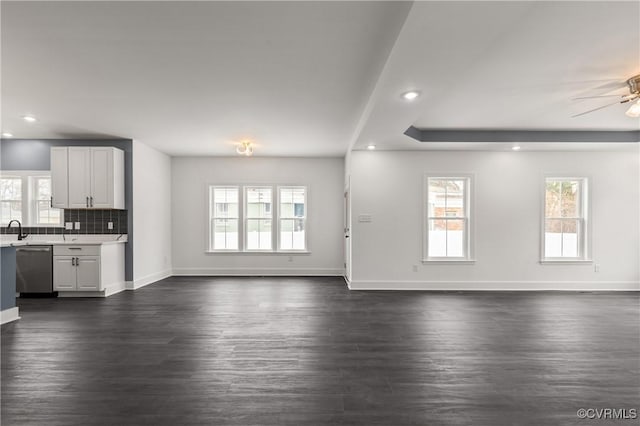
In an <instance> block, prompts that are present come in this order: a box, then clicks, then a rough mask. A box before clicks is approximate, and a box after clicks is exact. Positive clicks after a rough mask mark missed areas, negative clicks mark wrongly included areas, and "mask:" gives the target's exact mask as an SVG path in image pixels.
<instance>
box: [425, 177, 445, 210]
mask: <svg viewBox="0 0 640 426" xmlns="http://www.w3.org/2000/svg"><path fill="white" fill-rule="evenodd" d="M446 186H447V181H446V180H444V179H429V189H428V193H429V201H428V204H429V205H428V215H429V217H442V216H446V194H445V188H446Z"/></svg>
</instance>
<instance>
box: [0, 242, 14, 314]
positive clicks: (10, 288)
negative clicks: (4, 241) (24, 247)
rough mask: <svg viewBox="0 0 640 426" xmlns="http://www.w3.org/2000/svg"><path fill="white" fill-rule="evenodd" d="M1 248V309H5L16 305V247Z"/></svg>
mask: <svg viewBox="0 0 640 426" xmlns="http://www.w3.org/2000/svg"><path fill="white" fill-rule="evenodd" d="M0 250H1V252H0V286H1V287H2V288H1V292H0V311H4V310H6V309H11V308H14V307H15V306H16V248H15V247H2V248H1V249H0Z"/></svg>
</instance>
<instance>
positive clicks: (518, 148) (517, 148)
mask: <svg viewBox="0 0 640 426" xmlns="http://www.w3.org/2000/svg"><path fill="white" fill-rule="evenodd" d="M511 149H512V150H514V151H520V145H514V146H512V147H511Z"/></svg>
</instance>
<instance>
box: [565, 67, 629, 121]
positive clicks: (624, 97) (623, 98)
mask: <svg viewBox="0 0 640 426" xmlns="http://www.w3.org/2000/svg"><path fill="white" fill-rule="evenodd" d="M627 86H628V87H629V94H628V95H601V96H584V97H581V98H574V99H573V100H574V101H577V100H581V99H594V98H612V97H616V98H619V99H618V100H617V101H615V102H613V103H610V104H607V105H603V106H601V107H598V108H594V109H591V110H589V111H585V112H581V113H580V114H576V115H573V116H571V118H574V117H580V116H581V115H585V114H589V113H592V112H594V111H598V110H601V109H604V108H607V107H610V106H613V105H618V104H626V103H628V102H631V101H635V100H638V102H635V103H634V104H633V105H631V106H630V107H629V109H628V110H627V112H626V113H625V114H626V115H627V116H629V117H633V118H637V117H640V74H638V75H636V76H633V77H631V78H630V79H629V80H627Z"/></svg>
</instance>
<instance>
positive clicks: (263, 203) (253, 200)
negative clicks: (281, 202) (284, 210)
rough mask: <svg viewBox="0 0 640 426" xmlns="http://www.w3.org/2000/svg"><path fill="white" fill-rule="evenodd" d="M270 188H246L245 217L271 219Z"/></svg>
mask: <svg viewBox="0 0 640 426" xmlns="http://www.w3.org/2000/svg"><path fill="white" fill-rule="evenodd" d="M271 210H272V209H271V188H247V217H251V218H270V217H271Z"/></svg>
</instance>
